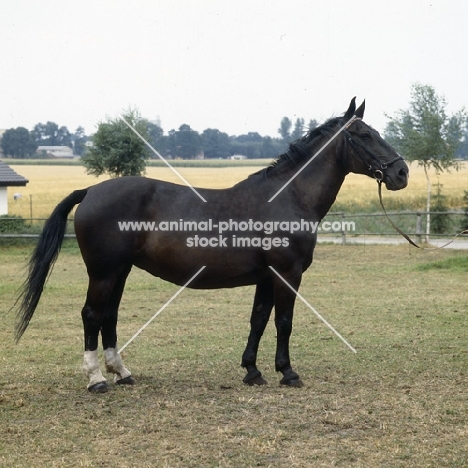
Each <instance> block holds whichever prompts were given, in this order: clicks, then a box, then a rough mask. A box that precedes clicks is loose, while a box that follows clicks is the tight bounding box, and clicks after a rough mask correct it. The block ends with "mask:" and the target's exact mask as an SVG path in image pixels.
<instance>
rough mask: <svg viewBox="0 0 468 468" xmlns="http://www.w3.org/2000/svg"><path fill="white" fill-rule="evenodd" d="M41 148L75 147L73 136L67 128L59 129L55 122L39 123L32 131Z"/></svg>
mask: <svg viewBox="0 0 468 468" xmlns="http://www.w3.org/2000/svg"><path fill="white" fill-rule="evenodd" d="M31 134H32V135H33V138H34V140H35V141H36V143H37V144H38V145H39V146H69V147H70V148H72V147H73V143H72V135H71V133H70V132H69V131H68V128H67V127H64V126H62V127H59V126H58V124H56V123H55V122H50V121H48V122H47V123H45V124H43V123H38V124H36V125H35V126H34V128H33V130H32V131H31Z"/></svg>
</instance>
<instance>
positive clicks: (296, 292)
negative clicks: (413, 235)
mask: <svg viewBox="0 0 468 468" xmlns="http://www.w3.org/2000/svg"><path fill="white" fill-rule="evenodd" d="M270 269H271V270H272V271H273V273H275V275H276V276H277V277H278V278H279V279H280V280H281V281H282V282H283V283H284V284H285V285H286V286H287V287H288V288H289V289H290V290H291V291H293V292H294V294H296V296H297V297H298V298H299V299H300V300H301V301H302V302H303V303H304V304H305V305H306V306H307V307H309V309H310V310H311V311H312V312H313V313H314V314H315V315H316V316H317V317H318V318H319V319H320V320H321V321H322V322H323V323H324V324H325V325H326V326H327V327H328V328H329V329H330V330H331V331H332V332H333V333H334V334H335V335H336V336H337V337H338V338H339V339H340V340H341V341H342V342H343V343H344V344H345V345H346V346H347V347H348V348H349V349H350V350H351V351H352V352H353V353H357V351H356V350H355V349H354V348H353V347H352V346H351V345H350V344H349V343H348V342H347V341H346V340H345V339H344V338H343V337H342V336H341V335H340V334H339V333H338V332H337V331H336V330H335V329H334V328H333V326H332V325H330V324H329V323H328V322H327V320H325V319H324V318H323V317H322V316H321V315H320V314H319V313H318V312H317V311H316V310H315V309H314V308H313V307H312V306H311V305H310V304H309V303H308V302H307V301H306V300H305V299H304V298H303V297H302V296H301V295H300V294H299V292H298V291H296V290H295V289H294V288H293V287H292V286H291V285H290V284H289V283H288V282H287V281H286V280H285V279H284V278H283V277H282V276H281V275H280V274H279V273H278V272H277V271H276V270H275V269H274V268H273V267H272V266H270Z"/></svg>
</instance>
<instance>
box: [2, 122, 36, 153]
mask: <svg viewBox="0 0 468 468" xmlns="http://www.w3.org/2000/svg"><path fill="white" fill-rule="evenodd" d="M1 148H2V152H3V154H4V155H5V156H10V157H12V158H28V157H31V156H32V155H33V154H34V153H35V151H36V149H37V144H36V142H35V141H34V138H33V137H32V135H31V134H30V133H29V130H28V129H27V128H24V127H17V128H10V129H9V130H7V131H6V132H5V133H4V134H3V136H2V140H1Z"/></svg>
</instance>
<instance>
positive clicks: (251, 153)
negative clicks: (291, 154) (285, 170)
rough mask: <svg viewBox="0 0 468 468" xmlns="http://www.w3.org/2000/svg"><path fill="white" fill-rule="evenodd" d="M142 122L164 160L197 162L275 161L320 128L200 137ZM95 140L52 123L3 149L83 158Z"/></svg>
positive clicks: (185, 128) (19, 134)
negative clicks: (60, 150)
mask: <svg viewBox="0 0 468 468" xmlns="http://www.w3.org/2000/svg"><path fill="white" fill-rule="evenodd" d="M131 113H132V111H130V114H131ZM137 114H138V113H137ZM138 118H139V119H140V120H143V121H144V123H145V126H146V128H145V137H146V139H147V141H148V142H149V143H150V144H151V146H153V147H154V148H155V149H156V150H157V151H158V152H159V153H160V154H161V155H162V156H164V157H166V158H169V159H176V158H180V159H195V158H197V157H200V156H202V155H203V157H204V158H206V159H225V158H229V157H230V156H233V155H242V156H245V157H247V158H249V159H261V158H270V159H271V158H275V157H276V156H278V155H279V154H281V153H283V152H284V151H286V149H287V147H288V145H289V143H290V142H291V141H293V140H296V139H298V138H300V137H301V136H303V135H304V134H305V133H306V132H307V131H308V130H309V129H311V128H314V127H316V126H317V122H316V121H315V120H310V121H309V125H308V126H307V127H306V126H305V123H304V122H305V121H304V119H302V118H298V119H296V122H295V124H294V125H293V123H292V121H291V120H290V119H289V118H288V117H284V118H283V119H282V120H281V122H280V127H279V129H278V133H279V137H278V138H272V137H270V136H261V135H260V134H259V133H257V132H249V133H246V134H243V135H238V136H232V135H228V134H227V133H225V132H222V131H220V130H218V129H215V128H208V129H206V130H204V131H203V132H202V133H199V132H197V131H195V130H193V129H192V128H191V127H190V125H188V124H183V125H181V126H180V127H179V129H178V130H174V129H173V130H170V131H169V132H168V133H167V134H165V133H164V130H163V129H162V128H161V127H160V126H159V125H157V124H155V123H153V122H150V121H148V120H146V119H142V118H141V117H138ZM114 123H115V122H114ZM107 124H109V122H107V123H101V124H99V126H98V132H99V127H100V126H101V125H107ZM98 132H96V133H98ZM95 137H96V134H95V135H92V136H87V135H86V134H85V131H84V129H83V127H78V128H77V129H76V130H75V132H74V133H72V132H70V131H69V130H68V129H67V127H65V126H59V125H58V124H56V123H55V122H50V121H48V122H46V123H45V124H44V123H38V124H36V125H35V126H34V128H33V129H32V130H31V131H29V130H28V129H26V128H24V127H18V128H11V129H9V130H6V131H5V132H4V133H3V136H2V138H1V141H0V148H1V151H2V153H3V154H4V155H5V156H7V157H11V158H40V157H44V155H43V154H40V153H38V152H37V149H38V147H39V146H68V147H70V148H72V149H73V153H74V154H75V155H77V156H83V155H84V154H85V152H86V149H87V147H86V142H87V141H91V142H93V140H94V138H95ZM149 157H150V158H153V157H156V155H155V154H154V153H153V152H151V151H150V153H149Z"/></svg>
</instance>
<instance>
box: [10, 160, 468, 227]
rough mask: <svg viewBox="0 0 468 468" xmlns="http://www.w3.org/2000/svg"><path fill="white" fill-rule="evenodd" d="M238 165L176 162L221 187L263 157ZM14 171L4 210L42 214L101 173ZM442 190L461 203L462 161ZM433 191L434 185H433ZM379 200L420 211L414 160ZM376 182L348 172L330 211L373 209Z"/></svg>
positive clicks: (466, 175)
mask: <svg viewBox="0 0 468 468" xmlns="http://www.w3.org/2000/svg"><path fill="white" fill-rule="evenodd" d="M236 162H238V163H239V164H238V165H235V166H226V167H211V164H210V161H207V162H205V164H203V163H204V162H203V161H200V162H197V163H199V164H196V165H194V167H177V171H178V172H180V174H182V175H183V176H184V177H185V179H187V181H188V182H190V183H191V184H192V185H194V186H195V187H209V188H225V187H230V186H232V185H233V184H235V183H236V182H239V181H240V180H242V179H245V178H246V177H248V175H249V174H252V173H253V172H255V171H257V170H259V169H261V168H262V167H264V166H265V165H266V164H268V161H264V160H257V163H258V165H257V166H252V165H251V164H253V163H254V162H253V161H249V165H244V164H245V163H244V162H243V161H236ZM11 166H12V168H13V169H15V170H16V171H17V172H18V173H19V174H21V175H22V176H24V177H26V178H27V179H29V181H30V182H29V184H28V185H27V186H26V187H9V188H8V199H9V207H10V214H13V215H20V216H23V217H26V218H29V217H30V215H31V213H32V216H33V217H34V218H44V217H47V216H48V215H49V214H50V213H51V212H52V210H53V208H54V207H55V206H56V205H57V203H58V202H59V201H60V200H62V199H63V198H64V197H65V196H66V195H68V194H69V193H70V192H71V191H72V190H75V189H79V188H84V187H88V186H89V185H93V184H96V183H98V182H100V181H102V180H104V179H106V177H99V178H96V177H94V176H89V175H87V174H86V172H85V170H84V168H83V167H82V166H80V165H56V166H50V165H14V164H12V165H11ZM146 175H147V176H148V177H153V178H157V179H163V180H168V181H171V182H176V183H182V182H181V180H180V179H179V178H178V176H177V175H176V174H174V173H173V172H172V171H171V170H170V169H169V168H167V167H159V166H158V167H153V166H150V167H148V168H147V173H146ZM431 181H432V183H433V184H436V183H437V177H436V175H435V173H432V174H431ZM439 182H440V184H442V193H443V195H445V196H446V203H447V205H448V206H449V207H451V208H457V209H458V208H461V207H462V206H463V200H462V199H463V195H464V190H468V163H466V162H465V163H463V164H462V168H461V170H460V171H459V172H454V171H453V172H450V173H447V172H446V173H443V174H441V175H440V177H439ZM15 193H21V194H22V198H20V199H19V200H17V201H16V202H15V201H14V200H13V195H14V194H15ZM433 193H435V188H433ZM384 199H385V203H386V206H387V209H389V210H422V209H424V208H425V199H426V179H425V176H424V172H423V170H422V169H421V168H419V167H417V166H416V165H412V166H411V167H410V183H409V186H408V187H407V188H406V189H405V190H402V191H399V192H388V191H384ZM378 209H379V208H378V197H377V184H376V183H375V181H373V180H372V179H370V178H368V177H364V176H362V175H356V174H349V175H348V177H347V178H346V180H345V183H344V185H343V187H342V189H341V191H340V193H339V195H338V198H337V200H336V203H335V205H334V206H333V207H332V209H331V211H344V212H347V213H355V212H361V211H366V212H367V211H373V210H378Z"/></svg>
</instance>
